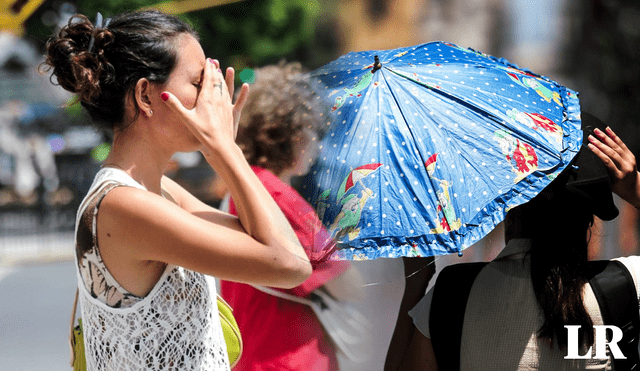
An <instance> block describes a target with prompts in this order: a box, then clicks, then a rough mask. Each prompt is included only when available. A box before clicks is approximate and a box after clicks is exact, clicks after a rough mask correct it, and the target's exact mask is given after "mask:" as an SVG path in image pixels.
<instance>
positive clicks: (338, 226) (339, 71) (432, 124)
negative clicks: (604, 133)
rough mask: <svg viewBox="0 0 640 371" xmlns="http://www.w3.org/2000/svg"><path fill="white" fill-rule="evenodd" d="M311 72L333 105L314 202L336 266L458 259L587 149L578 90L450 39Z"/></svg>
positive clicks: (351, 58) (350, 58)
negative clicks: (410, 258) (400, 259)
mask: <svg viewBox="0 0 640 371" xmlns="http://www.w3.org/2000/svg"><path fill="white" fill-rule="evenodd" d="M310 77H311V79H312V83H313V84H314V88H315V89H316V90H317V91H318V93H319V95H320V97H321V98H322V99H325V100H326V101H325V103H327V105H328V106H329V107H331V109H330V113H329V120H328V122H327V125H328V131H327V134H326V135H325V137H324V139H323V140H322V143H321V146H320V147H321V149H320V157H319V160H318V163H317V164H316V166H315V167H314V171H313V172H312V173H311V175H310V177H311V179H310V181H309V182H307V184H313V189H312V190H310V191H309V192H308V193H307V195H308V196H309V198H310V201H311V203H312V204H313V205H314V206H316V209H317V211H318V215H319V216H320V218H321V220H322V221H323V223H324V225H325V226H326V227H327V228H328V230H329V231H330V232H331V233H332V235H333V236H334V238H335V239H336V242H337V248H338V249H337V252H336V257H337V258H339V259H375V258H379V257H400V256H433V255H442V254H448V253H453V252H458V253H460V252H461V251H462V250H463V249H464V248H466V247H468V246H470V245H472V244H473V243H475V242H477V241H479V240H480V239H481V238H482V237H484V236H485V235H486V234H487V233H489V232H490V231H491V230H492V229H493V228H494V227H495V226H496V225H497V224H498V223H500V222H501V221H502V220H503V219H504V217H505V215H506V212H507V211H508V210H509V208H512V207H514V206H517V205H520V204H522V203H524V202H526V201H528V200H530V199H531V198H533V197H534V196H535V195H536V194H538V193H539V192H540V191H541V190H542V189H543V188H544V187H545V186H546V185H547V184H549V183H550V182H551V180H552V179H553V178H554V177H555V176H556V175H557V174H558V173H559V172H561V171H562V170H563V169H564V168H565V167H566V166H567V164H568V163H569V162H570V161H571V159H572V158H573V157H574V156H575V154H576V153H577V151H578V149H579V148H580V145H581V142H582V131H581V129H580V105H579V101H578V97H577V93H576V92H574V91H572V90H570V89H568V88H565V87H563V86H561V85H560V84H558V83H556V82H554V81H551V80H550V79H548V78H545V77H543V76H540V75H537V74H535V73H533V72H531V71H528V70H524V69H521V68H519V67H517V66H515V65H513V64H510V63H509V62H507V61H506V60H504V59H498V58H494V57H491V56H488V55H485V54H482V53H479V52H477V51H474V50H471V49H465V48H461V47H458V46H456V45H453V44H450V43H445V42H435V43H429V44H424V45H418V46H413V47H407V48H401V49H396V50H387V51H368V52H354V53H349V54H347V55H345V56H342V57H340V58H339V59H337V60H335V61H333V62H331V63H329V64H327V65H325V66H324V67H321V68H320V69H318V70H316V71H313V72H312V73H311V74H310Z"/></svg>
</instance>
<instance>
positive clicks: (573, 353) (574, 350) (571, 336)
mask: <svg viewBox="0 0 640 371" xmlns="http://www.w3.org/2000/svg"><path fill="white" fill-rule="evenodd" d="M564 327H565V328H566V329H567V331H568V333H567V342H568V344H567V348H568V349H567V350H568V352H567V353H568V354H567V356H566V357H564V358H565V359H589V358H592V357H591V349H592V348H593V347H590V348H589V349H588V350H587V352H586V353H585V354H584V355H582V356H581V355H580V354H578V351H579V344H578V330H579V329H580V326H579V325H565V326H564ZM593 327H594V328H595V330H596V344H595V345H596V355H595V357H593V358H595V359H607V358H609V357H607V345H609V349H610V350H611V354H612V355H613V358H615V359H627V357H625V356H624V354H622V351H621V350H620V348H619V347H618V342H619V341H620V340H622V330H620V328H618V327H617V326H593ZM607 329H609V330H611V331H612V332H613V336H612V337H611V341H607V336H606V335H607Z"/></svg>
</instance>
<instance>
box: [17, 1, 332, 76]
mask: <svg viewBox="0 0 640 371" xmlns="http://www.w3.org/2000/svg"><path fill="white" fill-rule="evenodd" d="M160 1H161V0H108V1H105V0H78V1H77V2H76V3H75V5H76V8H77V11H78V12H79V13H82V14H85V15H87V16H88V17H89V18H90V19H94V17H95V15H96V13H97V12H100V13H102V14H103V16H105V17H108V16H109V15H113V14H118V13H121V12H123V11H129V10H135V9H139V8H143V7H147V6H150V5H153V4H156V3H159V2H160ZM61 4H62V3H61V2H60V1H58V0H56V1H50V2H46V3H45V4H44V5H43V6H42V7H41V8H40V9H39V10H38V11H37V12H36V13H35V14H34V15H33V16H32V17H31V18H30V19H29V21H28V23H27V33H28V34H29V35H30V36H31V37H32V38H33V39H37V40H40V41H41V42H40V44H41V45H44V41H46V39H47V38H48V36H49V35H50V34H51V33H53V32H54V28H55V27H52V26H47V25H45V24H43V22H42V19H43V14H44V13H45V12H47V11H48V12H54V13H57V12H58V9H59V8H60V6H61ZM320 11H321V7H320V3H319V1H318V0H244V1H239V2H235V3H231V4H227V5H221V6H216V7H212V8H208V9H203V10H199V11H194V12H191V13H186V14H182V15H180V17H181V18H183V19H185V20H186V21H188V22H189V23H191V24H192V25H193V26H194V27H195V28H196V30H197V31H198V33H199V34H200V36H201V44H202V47H203V49H204V50H205V53H206V55H207V56H209V57H212V58H216V59H218V60H220V61H221V62H222V64H223V65H224V66H228V65H232V66H234V67H235V68H236V69H237V70H241V69H242V68H245V67H253V66H260V65H264V64H266V63H273V62H277V61H278V60H280V59H282V58H286V59H296V60H301V59H308V55H309V54H310V53H311V51H312V49H313V47H312V44H313V38H314V31H315V25H316V22H317V19H318V16H319V15H320ZM49 14H50V13H49ZM302 62H303V63H304V62H305V61H304V60H302Z"/></svg>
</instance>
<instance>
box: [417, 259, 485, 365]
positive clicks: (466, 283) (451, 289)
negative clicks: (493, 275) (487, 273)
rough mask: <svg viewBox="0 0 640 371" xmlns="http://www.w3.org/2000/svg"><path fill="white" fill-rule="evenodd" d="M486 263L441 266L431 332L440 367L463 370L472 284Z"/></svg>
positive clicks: (432, 310)
mask: <svg viewBox="0 0 640 371" xmlns="http://www.w3.org/2000/svg"><path fill="white" fill-rule="evenodd" d="M485 265H487V263H484V262H479V263H463V264H454V265H450V266H448V267H445V268H444V269H442V271H441V272H440V274H439V275H438V279H437V280H436V284H435V286H434V288H433V299H432V301H431V312H430V315H429V331H430V333H431V339H432V340H433V339H435V340H433V341H432V342H431V344H432V345H433V351H434V354H435V356H436V361H437V362H438V369H439V370H443V371H449V370H459V369H460V340H461V338H462V325H463V322H464V312H465V310H466V308H467V299H468V298H469V293H470V292H471V286H473V281H475V279H476V276H477V275H478V273H480V270H482V268H484V266H485ZM444 318H453V319H456V320H455V321H452V322H451V321H444V320H443V319H444Z"/></svg>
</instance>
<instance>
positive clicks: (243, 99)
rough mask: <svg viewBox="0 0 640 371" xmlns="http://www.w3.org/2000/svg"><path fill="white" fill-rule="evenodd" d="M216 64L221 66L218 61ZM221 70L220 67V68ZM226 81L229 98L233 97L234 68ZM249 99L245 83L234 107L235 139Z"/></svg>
mask: <svg viewBox="0 0 640 371" xmlns="http://www.w3.org/2000/svg"><path fill="white" fill-rule="evenodd" d="M214 64H217V65H218V66H219V63H218V61H217V60H214ZM218 68H219V67H218ZM224 81H225V82H226V83H227V90H228V91H229V96H230V97H233V92H234V89H235V84H234V81H235V71H234V69H233V68H232V67H228V68H227V71H226V74H225V76H224ZM248 97H249V84H247V83H244V84H242V86H241V87H240V93H239V94H238V97H237V99H236V103H234V105H233V138H234V139H235V138H236V136H237V135H238V124H239V123H240V115H241V114H242V108H243V107H244V104H245V103H247V98H248Z"/></svg>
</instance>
